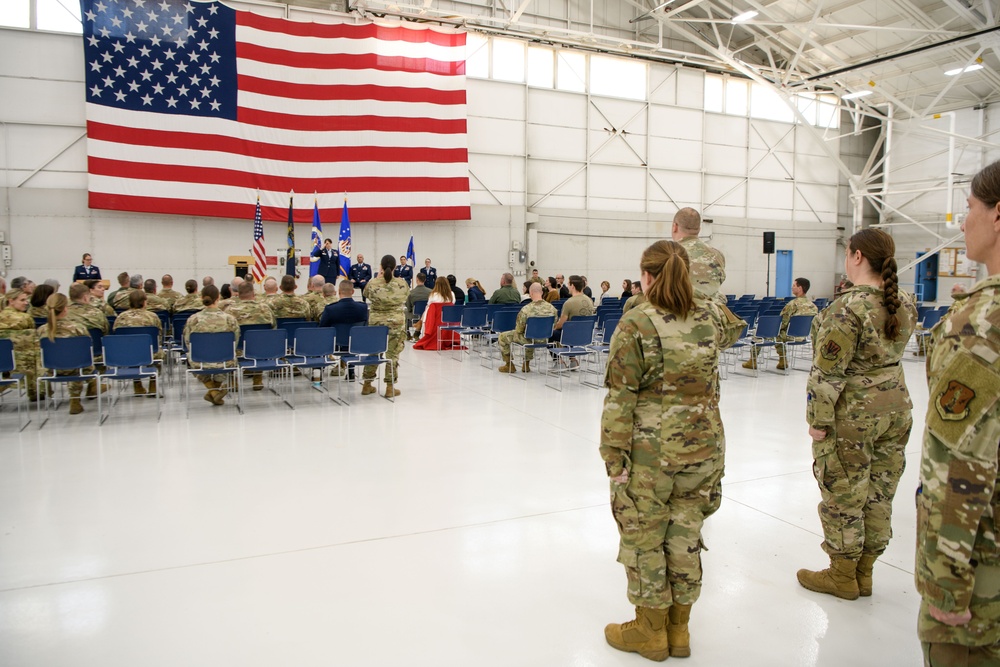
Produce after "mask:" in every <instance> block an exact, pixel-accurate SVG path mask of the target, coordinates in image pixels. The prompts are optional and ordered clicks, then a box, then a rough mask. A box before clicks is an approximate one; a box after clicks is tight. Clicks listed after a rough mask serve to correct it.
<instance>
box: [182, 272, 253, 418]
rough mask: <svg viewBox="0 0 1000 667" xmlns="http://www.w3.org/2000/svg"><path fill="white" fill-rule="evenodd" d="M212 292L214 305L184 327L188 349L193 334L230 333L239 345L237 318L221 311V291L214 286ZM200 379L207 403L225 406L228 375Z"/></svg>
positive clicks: (203, 310)
mask: <svg viewBox="0 0 1000 667" xmlns="http://www.w3.org/2000/svg"><path fill="white" fill-rule="evenodd" d="M207 290H209V287H206V288H205V290H203V291H207ZM211 290H214V292H213V293H214V295H215V301H214V302H213V303H212V305H210V306H207V307H205V308H204V309H202V310H200V311H198V312H197V313H195V314H194V315H192V316H191V317H189V318H188V321H187V324H186V325H184V344H185V346H187V347H188V348H190V347H191V334H193V333H217V332H220V331H230V332H232V334H233V336H234V339H233V340H234V341H235V342H237V343H238V342H239V340H240V325H239V324H238V323H237V322H236V318H235V317H233V316H232V315H230V314H229V313H225V312H223V311H221V310H219V307H218V294H219V290H218V288H216V287H215V286H214V285H213V286H211ZM234 364H235V361H233V362H227V363H225V364H204V366H203V368H224V367H232V366H233V365H234ZM198 379H199V380H201V383H202V384H203V385H205V387H206V388H207V389H208V391H207V392H206V393H205V400H206V401H208V402H209V403H212V404H213V405H224V404H225V401H224V400H223V398H224V397H225V395H226V394H227V393H229V391H228V389H227V388H226V387H225V383H226V380H227V376H226V374H218V375H208V374H199V375H198Z"/></svg>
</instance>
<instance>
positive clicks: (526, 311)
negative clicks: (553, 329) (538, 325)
mask: <svg viewBox="0 0 1000 667" xmlns="http://www.w3.org/2000/svg"><path fill="white" fill-rule="evenodd" d="M544 291H545V290H544V289H543V288H542V284H541V283H532V285H531V289H530V290H529V291H528V293H529V294H530V295H531V303H529V304H527V305H526V306H524V307H523V308H521V310H520V312H518V314H517V322H516V323H515V324H514V329H513V330H512V331H504V332H503V333H501V334H500V335H499V336H498V337H497V344H498V345H499V346H500V355H501V356H502V357H503V362H504V365H503V366H501V367H500V372H501V373H515V372H517V369H516V368H515V367H514V362H512V361H511V360H510V345H511V343H520V344H522V345H523V344H525V343H528V342H544V341H529V340H528V339H527V338H525V337H524V331H525V329H526V328H527V326H528V318H529V317H556V318H558V317H559V314H558V313H557V312H556V308H555V306H553V305H552V304H551V303H549V302H548V301H546V300H545V299H544V298H543V297H542V293H543V292H544ZM534 354H535V352H534V350H532V349H530V348H529V349H526V350H525V351H524V365H523V366H522V367H521V371H522V372H524V373H527V372H529V371H530V370H531V366H530V363H531V359H532V358H533V357H534Z"/></svg>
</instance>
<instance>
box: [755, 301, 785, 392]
mask: <svg viewBox="0 0 1000 667" xmlns="http://www.w3.org/2000/svg"><path fill="white" fill-rule="evenodd" d="M780 331H781V318H780V317H778V316H776V315H761V316H760V317H758V318H757V329H756V330H755V331H754V332H753V338H752V339H751V341H750V349H751V354H752V355H753V357H754V359H756V360H757V363H756V364H754V369H753V376H754V377H757V371H758V369H760V366H761V363H762V362H761V358H760V351H761V350H762V349H765V348H773V347H775V345H777V344H778V340H777V339H778V332H780ZM764 363H765V365H766V361H765V362H764Z"/></svg>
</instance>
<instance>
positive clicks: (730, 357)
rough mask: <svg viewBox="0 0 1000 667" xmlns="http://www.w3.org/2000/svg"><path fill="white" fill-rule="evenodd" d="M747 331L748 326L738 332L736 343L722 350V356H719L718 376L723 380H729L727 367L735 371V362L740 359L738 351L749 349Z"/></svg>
mask: <svg viewBox="0 0 1000 667" xmlns="http://www.w3.org/2000/svg"><path fill="white" fill-rule="evenodd" d="M749 330H750V327H749V325H747V326H744V327H743V330H742V331H741V332H740V336H739V338H737V339H736V342H735V343H733V344H732V345H730V346H729V347H728V348H726V349H725V350H723V351H722V354H720V355H719V356H720V359H719V361H720V362H721V363H720V364H719V369H720V373H719V374H720V376H721V377H722V379H723V380H728V379H729V368H728V366H729V365H731V366H732V367H733V370H735V369H736V362H738V361H739V359H740V350H743V349H745V348H749V347H750V339H749V338H748V337H747V332H748V331H749Z"/></svg>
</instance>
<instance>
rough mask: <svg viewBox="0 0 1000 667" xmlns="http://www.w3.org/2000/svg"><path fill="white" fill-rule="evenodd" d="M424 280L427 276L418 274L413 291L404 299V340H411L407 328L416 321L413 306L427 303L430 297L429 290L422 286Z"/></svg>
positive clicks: (422, 273)
mask: <svg viewBox="0 0 1000 667" xmlns="http://www.w3.org/2000/svg"><path fill="white" fill-rule="evenodd" d="M426 280H427V274H425V273H424V272H423V271H421V272H420V273H418V274H417V281H416V284H415V285H414V286H413V289H411V290H410V294H409V296H407V297H406V322H407V329H406V340H412V336H411V335H410V329H409V326H410V324H412V323H413V322H416V321H417V319H418V318H417V316H416V314H415V313H414V310H413V308H414V304H416V303H418V302H420V301H427V300H428V299H429V298H430V296H431V290H430V288H429V287H427V285H425V284H424V282H425V281H426Z"/></svg>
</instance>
